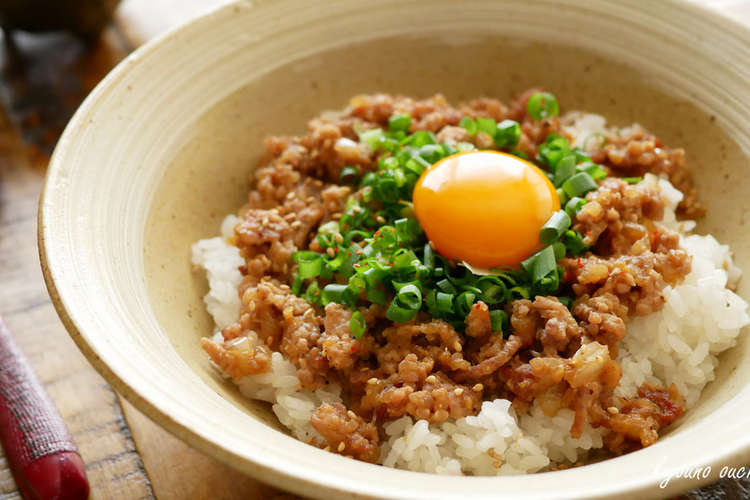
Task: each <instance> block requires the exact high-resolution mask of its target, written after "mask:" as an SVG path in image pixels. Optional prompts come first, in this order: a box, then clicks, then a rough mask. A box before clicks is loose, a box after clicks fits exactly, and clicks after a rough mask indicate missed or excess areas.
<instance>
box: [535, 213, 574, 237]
mask: <svg viewBox="0 0 750 500" xmlns="http://www.w3.org/2000/svg"><path fill="white" fill-rule="evenodd" d="M569 227H570V216H569V215H568V214H567V213H566V212H565V210H558V211H557V212H555V213H554V214H552V217H550V218H549V220H548V221H547V222H545V223H544V226H542V230H541V231H540V232H539V241H540V242H542V243H543V244H545V245H549V244H550V243H552V242H555V241H557V239H558V238H559V237H560V236H561V235H562V234H563V233H564V232H565V231H566V230H567V229H568V228H569Z"/></svg>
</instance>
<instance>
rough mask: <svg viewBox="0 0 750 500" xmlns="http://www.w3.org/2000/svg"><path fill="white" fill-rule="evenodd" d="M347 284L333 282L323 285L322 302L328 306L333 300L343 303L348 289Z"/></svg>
mask: <svg viewBox="0 0 750 500" xmlns="http://www.w3.org/2000/svg"><path fill="white" fill-rule="evenodd" d="M346 287H347V285H338V284H336V283H331V284H329V285H326V286H325V287H323V295H322V299H321V303H322V304H323V305H324V306H326V305H328V304H329V303H331V302H336V303H339V304H340V303H342V302H343V299H344V292H345V291H346Z"/></svg>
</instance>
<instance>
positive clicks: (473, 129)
mask: <svg viewBox="0 0 750 500" xmlns="http://www.w3.org/2000/svg"><path fill="white" fill-rule="evenodd" d="M458 126H459V127H462V128H464V129H466V131H467V132H468V133H470V134H471V135H474V134H476V133H477V130H478V129H477V122H476V120H474V119H472V118H469V117H468V116H464V117H463V118H461V121H460V122H459V123H458Z"/></svg>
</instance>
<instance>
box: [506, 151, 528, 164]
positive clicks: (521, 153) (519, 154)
mask: <svg viewBox="0 0 750 500" xmlns="http://www.w3.org/2000/svg"><path fill="white" fill-rule="evenodd" d="M510 154H512V155H513V156H518V157H519V158H522V159H524V160H526V161H528V159H529V155H527V154H526V153H524V152H523V151H519V150H517V149H514V150H513V151H511V152H510Z"/></svg>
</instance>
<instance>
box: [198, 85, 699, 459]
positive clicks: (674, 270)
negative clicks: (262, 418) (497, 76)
mask: <svg viewBox="0 0 750 500" xmlns="http://www.w3.org/2000/svg"><path fill="white" fill-rule="evenodd" d="M531 92H532V91H528V92H525V93H524V94H522V95H521V96H520V97H519V98H518V99H517V100H516V101H514V102H513V103H511V104H510V105H507V106H506V105H504V104H503V103H501V102H499V101H497V100H494V99H487V98H482V99H477V100H475V101H472V102H470V103H469V104H466V105H463V106H460V107H453V106H451V105H450V104H449V103H448V102H447V101H446V100H445V99H444V98H443V97H442V96H439V95H438V96H435V97H432V98H429V99H424V100H415V99H411V98H402V97H392V96H389V95H383V94H381V95H371V96H358V97H355V98H353V99H352V100H351V103H350V106H349V108H348V109H347V110H346V111H345V112H344V113H343V114H341V115H338V116H336V117H329V118H318V119H315V120H313V121H311V122H310V124H309V130H308V133H307V134H306V135H303V136H300V137H271V138H269V139H267V141H266V155H265V156H264V158H263V160H262V161H261V166H260V167H259V168H258V169H257V170H256V172H255V174H254V188H253V190H252V191H251V192H250V194H249V197H248V204H247V207H246V209H245V210H244V211H243V213H242V214H241V215H242V222H241V223H239V224H238V225H237V226H236V228H235V241H234V242H235V244H236V245H237V246H238V247H239V249H240V251H241V255H242V256H243V258H244V259H245V261H246V265H245V266H244V268H243V273H244V274H245V278H244V281H243V283H242V285H241V287H240V290H239V293H240V298H241V304H242V307H241V315H240V318H239V320H238V321H237V322H236V323H234V324H232V325H230V326H228V327H226V328H225V329H224V330H223V331H222V335H223V337H224V342H220V343H217V342H213V341H211V340H207V339H204V340H203V348H204V350H205V351H206V352H207V353H208V355H209V356H210V358H211V359H212V361H213V362H214V363H216V364H217V365H218V366H219V367H221V368H222V369H223V370H224V371H225V372H226V373H227V374H229V375H230V376H231V377H232V378H233V379H234V380H239V379H241V378H242V377H243V376H245V375H252V374H257V373H263V372H265V371H268V370H269V369H270V355H271V352H272V351H279V352H281V353H282V354H283V355H284V356H285V357H286V358H287V359H289V360H290V361H291V362H292V363H294V364H295V365H296V367H297V368H298V370H299V371H298V373H299V379H300V384H301V386H302V387H305V388H308V389H315V388H317V387H320V386H321V385H322V384H323V383H324V382H325V381H327V380H335V381H337V382H339V383H340V384H341V385H342V386H343V388H344V394H343V396H344V400H345V401H346V406H344V405H342V404H324V405H322V406H321V407H320V408H318V410H317V411H316V412H315V414H314V416H313V419H312V424H313V427H314V428H315V429H316V430H317V431H318V432H319V433H320V434H321V435H322V436H324V438H325V439H326V440H327V443H326V444H325V445H326V446H327V447H328V449H330V450H331V451H334V452H337V453H341V454H344V455H347V456H352V457H354V458H357V459H361V460H365V461H370V462H374V461H376V460H377V458H378V455H379V451H378V450H379V442H380V438H381V436H380V431H379V429H380V428H381V424H382V423H384V422H385V421H387V420H390V419H395V418H398V417H401V416H404V415H409V416H411V417H413V418H415V419H424V420H427V421H429V422H441V421H444V420H446V419H449V418H460V417H464V416H467V415H474V414H476V413H477V412H478V411H479V409H480V407H481V403H482V401H483V400H486V399H494V398H497V397H504V398H508V399H510V400H512V401H513V402H514V405H515V406H516V407H517V408H518V409H519V410H523V409H524V408H525V407H526V406H527V405H529V404H531V403H532V402H533V401H534V400H535V399H537V398H540V397H541V396H544V397H543V400H544V404H543V409H544V411H545V412H547V413H549V414H554V413H555V412H556V411H557V410H558V409H561V408H569V409H571V410H573V411H574V412H575V421H574V424H573V426H572V428H571V429H570V432H571V434H572V435H573V436H580V435H581V433H582V432H583V430H584V427H585V425H586V424H587V423H590V424H591V425H593V426H596V427H605V428H608V429H610V430H611V432H610V433H609V434H607V440H606V444H607V446H608V447H609V449H610V450H612V451H614V452H616V453H620V452H623V451H627V450H629V449H633V448H637V447H640V446H648V445H650V444H652V443H653V442H654V441H655V440H656V439H657V438H658V432H659V430H660V429H661V428H663V427H664V426H665V425H667V424H669V423H670V422H672V421H673V420H674V419H676V418H677V417H679V416H680V415H681V413H682V411H683V408H684V401H683V399H682V397H681V396H680V395H679V394H678V393H677V391H676V389H675V388H674V387H669V388H663V387H656V386H651V385H649V384H644V385H643V386H642V387H641V388H640V390H639V392H638V395H637V396H636V397H634V398H630V399H623V398H618V397H615V396H614V389H615V388H616V387H617V384H618V382H619V379H620V366H619V365H618V363H617V362H616V361H615V358H616V356H617V344H618V342H619V341H620V340H621V339H622V338H623V337H624V336H625V335H626V334H627V332H626V323H625V322H626V320H627V319H628V317H629V316H632V315H644V314H649V313H651V312H653V311H657V310H659V309H660V308H661V307H662V305H663V299H662V296H661V291H662V289H663V288H664V287H665V286H666V285H667V284H675V283H678V282H679V281H680V280H682V279H683V277H684V276H685V275H686V274H687V273H689V271H690V258H689V256H688V255H687V253H686V252H685V251H684V250H682V249H681V248H680V247H679V238H678V236H677V234H676V233H674V232H672V231H669V230H667V229H666V228H664V227H662V226H661V225H659V223H658V221H659V220H660V219H661V218H662V216H663V213H664V200H663V199H662V198H661V195H660V192H659V190H658V188H657V187H656V186H655V185H651V184H649V183H648V182H642V183H639V184H636V185H629V184H627V183H625V182H623V181H621V180H618V179H607V180H606V181H604V182H603V183H602V184H601V185H600V187H599V188H598V190H596V191H593V192H591V193H589V194H588V196H587V200H588V203H587V204H586V205H585V206H584V208H583V210H582V211H581V212H580V213H579V215H578V217H577V218H576V220H575V221H574V229H576V230H577V231H579V232H580V233H582V234H583V235H584V236H585V242H586V243H587V244H588V245H590V246H591V248H592V250H593V253H591V252H590V253H587V254H585V255H582V256H581V257H580V258H576V259H572V258H566V259H564V260H563V261H562V262H561V264H562V266H563V267H564V269H565V277H564V280H563V285H562V286H563V287H564V289H565V290H566V291H568V292H570V293H571V294H572V295H574V296H575V301H574V303H573V305H572V306H571V308H570V309H569V308H567V307H565V306H564V305H563V304H562V303H560V301H559V300H558V299H557V298H556V297H552V296H550V297H543V296H539V297H536V298H535V299H534V300H517V301H515V302H513V303H512V304H510V305H509V306H508V310H507V312H508V314H509V316H510V324H511V333H510V335H509V336H508V338H507V339H505V338H503V337H502V336H501V335H499V334H497V333H494V334H493V333H492V328H491V324H490V319H489V313H488V310H487V306H486V305H485V304H483V303H481V302H480V303H478V304H476V305H475V306H474V307H473V308H472V310H471V311H470V313H469V315H468V316H467V318H466V329H465V331H463V332H458V331H456V329H455V328H454V327H453V326H451V325H450V324H448V323H446V322H444V321H442V320H437V319H432V318H430V317H428V316H427V315H426V314H424V313H420V315H418V316H417V317H416V318H415V319H414V320H412V321H410V322H408V323H393V322H390V321H389V320H387V319H386V318H385V310H384V309H383V308H381V307H378V306H372V307H370V308H368V309H364V308H361V310H360V312H362V314H363V316H365V318H366V320H367V324H368V325H370V327H369V328H368V331H367V332H366V333H365V335H364V336H363V337H362V338H360V339H355V338H354V336H353V334H352V332H351V330H350V328H349V321H350V319H351V315H352V311H350V310H348V309H346V308H345V307H343V306H341V305H338V304H329V305H328V306H326V307H325V308H324V309H321V308H318V307H314V306H312V305H310V304H309V303H308V302H306V301H305V300H304V299H302V298H300V297H296V296H295V295H293V294H292V292H291V290H290V288H289V281H290V277H291V275H292V273H293V271H294V266H295V264H293V262H292V260H291V255H292V253H294V252H295V251H297V250H303V249H308V248H310V249H316V247H315V242H314V239H313V236H314V235H315V232H316V230H317V228H318V227H319V226H320V224H322V223H324V222H326V221H330V220H336V219H337V218H338V217H340V216H341V212H342V209H343V205H344V202H345V201H346V199H347V197H348V196H349V195H350V194H351V190H350V189H349V188H348V187H342V186H339V185H338V184H337V180H338V177H339V173H340V171H341V169H342V167H343V166H345V165H358V166H360V167H361V168H362V169H364V170H367V169H374V168H375V158H374V156H373V155H372V153H370V152H369V151H368V150H367V148H364V147H362V146H360V145H359V144H358V143H357V142H356V141H357V134H356V133H355V129H357V130H359V129H361V128H376V127H382V126H384V125H386V124H387V120H388V117H389V116H391V114H393V113H397V112H406V113H409V114H410V115H411V116H412V119H413V123H414V125H413V127H416V129H422V130H431V131H433V132H435V133H436V134H437V136H438V138H439V139H440V140H441V141H445V142H454V143H455V142H460V141H469V140H471V141H473V142H474V143H475V145H476V146H477V147H479V148H488V147H491V145H492V141H491V139H490V140H489V142H488V141H487V138H485V137H483V136H482V134H481V133H479V134H477V135H476V136H474V137H470V136H467V135H466V134H465V131H464V130H463V129H461V128H459V127H457V124H458V122H459V120H460V119H461V117H462V116H472V117H477V116H486V117H492V118H494V119H496V120H502V119H506V118H510V119H514V120H517V121H518V122H519V123H521V126H522V131H523V134H522V138H521V141H520V143H519V146H518V148H519V149H520V150H521V151H524V152H525V153H527V154H529V155H533V154H535V152H536V148H537V145H538V144H539V143H540V142H542V141H544V139H545V138H546V137H547V136H548V135H549V134H550V133H553V132H554V133H558V134H560V133H562V132H561V127H560V124H559V122H558V120H557V119H547V120H542V121H534V120H531V119H530V118H529V117H527V116H526V113H525V100H526V99H527V98H528V96H529V95H530V93H531ZM594 159H595V160H596V161H599V162H601V163H602V164H603V165H604V166H606V167H608V168H609V169H610V171H611V172H612V173H613V174H614V175H623V176H632V175H640V174H643V173H645V172H655V173H663V174H666V175H668V176H669V177H670V179H672V182H673V183H675V185H676V186H677V187H678V188H680V189H683V190H684V191H685V193H686V194H687V196H686V200H685V202H684V203H683V205H682V206H681V209H682V211H683V212H684V213H685V214H688V215H695V214H697V213H699V212H700V207H699V206H698V205H697V204H696V201H695V193H694V190H693V189H692V187H691V184H690V178H689V175H688V173H687V171H686V169H685V163H684V152H682V150H679V149H669V148H666V147H664V146H663V145H662V144H661V142H660V141H659V139H658V138H656V137H654V136H652V135H650V134H648V133H646V132H644V131H642V130H640V129H637V130H634V131H633V132H632V133H631V134H629V135H627V136H624V137H618V138H617V139H615V138H613V139H612V141H611V142H609V143H608V144H607V145H606V146H604V148H603V149H602V150H601V151H598V152H596V153H595V154H594ZM250 332H254V334H255V335H251V336H250V337H252V338H256V337H257V341H254V340H251V339H250V337H248V335H249V334H250Z"/></svg>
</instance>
